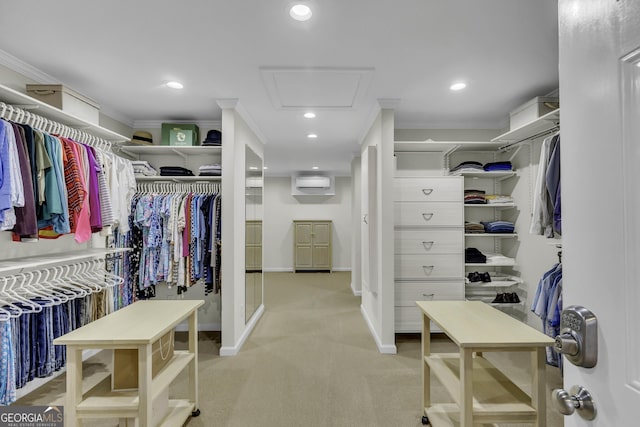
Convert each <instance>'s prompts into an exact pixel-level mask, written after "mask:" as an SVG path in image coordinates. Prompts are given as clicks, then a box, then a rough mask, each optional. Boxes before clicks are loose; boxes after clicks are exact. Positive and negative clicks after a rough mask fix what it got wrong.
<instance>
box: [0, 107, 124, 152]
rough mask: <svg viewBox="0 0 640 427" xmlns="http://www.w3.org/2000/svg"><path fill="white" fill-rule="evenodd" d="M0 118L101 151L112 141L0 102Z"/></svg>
mask: <svg viewBox="0 0 640 427" xmlns="http://www.w3.org/2000/svg"><path fill="white" fill-rule="evenodd" d="M0 118H2V119H5V120H7V121H13V122H16V123H21V124H26V125H29V126H31V127H34V128H36V129H40V130H42V131H44V132H47V133H50V134H55V135H60V136H63V137H65V138H70V139H73V140H75V141H81V142H83V143H85V144H88V145H91V146H92V147H95V148H98V149H100V150H103V151H112V150H111V147H112V142H111V141H107V140H106V139H103V138H100V137H97V136H95V135H92V134H90V133H88V132H85V131H83V130H80V129H74V128H72V127H69V126H67V125H64V124H62V123H59V122H56V121H54V120H50V119H47V118H45V117H42V116H40V115H38V114H34V113H32V112H30V111H27V110H26V109H23V108H18V107H15V106H13V105H11V104H6V103H4V102H0Z"/></svg>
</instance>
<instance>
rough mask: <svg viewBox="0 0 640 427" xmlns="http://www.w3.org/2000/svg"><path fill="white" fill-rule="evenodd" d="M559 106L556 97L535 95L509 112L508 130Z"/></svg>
mask: <svg viewBox="0 0 640 427" xmlns="http://www.w3.org/2000/svg"><path fill="white" fill-rule="evenodd" d="M559 107H560V102H559V101H558V98H554V97H547V96H537V97H535V98H533V99H532V100H531V101H529V102H527V103H525V104H522V105H521V106H519V107H518V108H516V109H515V110H513V111H512V112H511V113H509V114H510V116H511V123H510V126H509V130H514V129H517V128H519V127H522V126H523V125H526V124H527V123H529V122H532V121H534V120H536V119H538V118H539V117H541V116H544V115H545V114H547V113H550V112H551V111H553V110H557V109H558V108H559Z"/></svg>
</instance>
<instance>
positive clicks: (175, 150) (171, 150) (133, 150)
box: [120, 145, 222, 157]
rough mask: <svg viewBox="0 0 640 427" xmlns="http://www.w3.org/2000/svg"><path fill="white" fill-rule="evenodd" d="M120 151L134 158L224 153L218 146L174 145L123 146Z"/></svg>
mask: <svg viewBox="0 0 640 427" xmlns="http://www.w3.org/2000/svg"><path fill="white" fill-rule="evenodd" d="M120 151H122V152H123V153H126V154H128V155H130V156H133V157H138V156H140V155H145V156H148V155H167V154H177V155H179V156H198V155H203V154H209V155H210V154H216V153H222V147H216V146H209V147H207V146H203V145H196V146H185V147H179V146H172V145H123V146H121V147H120Z"/></svg>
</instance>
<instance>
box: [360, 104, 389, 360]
mask: <svg viewBox="0 0 640 427" xmlns="http://www.w3.org/2000/svg"><path fill="white" fill-rule="evenodd" d="M393 132H394V112H393V110H392V109H387V108H383V109H381V111H380V113H379V114H378V115H377V117H376V119H375V121H374V122H373V124H372V126H371V128H370V130H369V132H368V134H367V135H366V136H365V138H364V139H363V141H362V143H361V156H362V170H361V173H362V175H361V180H362V181H361V182H362V193H361V196H362V203H361V205H362V211H361V215H367V217H368V218H369V221H368V224H369V225H368V226H367V227H369V229H368V230H369V231H368V232H367V229H366V228H363V229H362V233H363V236H362V243H361V249H362V277H363V280H362V305H361V311H362V315H363V317H364V318H365V320H366V322H367V325H368V326H369V330H370V331H371V334H372V335H373V337H374V339H375V341H376V345H377V346H378V350H379V351H380V352H381V353H396V351H397V349H396V346H395V314H394V302H395V292H394V282H393V275H394V272H393V269H394V258H393V251H394V247H393V223H394V220H393V218H394V214H393V194H392V192H393V176H394V164H395V162H394V156H393V142H394V135H393ZM369 147H375V163H373V162H372V161H371V160H374V159H373V158H371V159H370V158H369V154H372V155H373V152H371V153H369ZM370 166H371V170H370ZM373 169H375V170H373ZM369 197H371V199H369ZM374 199H375V200H374ZM364 233H368V236H366V235H364ZM368 237H369V238H370V239H368ZM367 242H370V243H371V245H370V246H371V247H372V248H371V250H370V251H369V250H368V248H367V247H366V245H367Z"/></svg>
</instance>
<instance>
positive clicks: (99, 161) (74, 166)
mask: <svg viewBox="0 0 640 427" xmlns="http://www.w3.org/2000/svg"><path fill="white" fill-rule="evenodd" d="M0 166H1V167H2V175H1V177H0V229H1V230H13V232H14V240H16V241H21V240H22V241H26V240H28V241H31V240H35V239H37V238H38V237H41V238H56V237H59V236H60V235H63V234H69V233H73V234H74V238H75V240H76V241H77V242H78V243H83V242H86V241H88V240H89V239H90V238H91V234H92V233H95V232H98V231H103V232H104V234H109V233H110V232H111V227H112V226H114V225H119V226H120V230H121V232H126V231H127V228H128V215H129V207H130V200H131V198H132V197H133V194H134V193H135V188H136V187H135V176H134V173H133V167H132V166H131V163H130V161H128V160H126V159H123V158H121V157H118V156H116V155H115V154H113V153H111V152H106V151H104V150H101V149H98V148H95V147H93V146H91V145H88V144H83V143H81V142H77V141H74V140H72V139H70V138H66V137H62V136H58V135H52V134H49V133H47V132H44V131H41V130H39V129H36V128H34V127H32V126H30V125H28V124H20V123H14V122H11V121H6V120H3V119H0Z"/></svg>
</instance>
